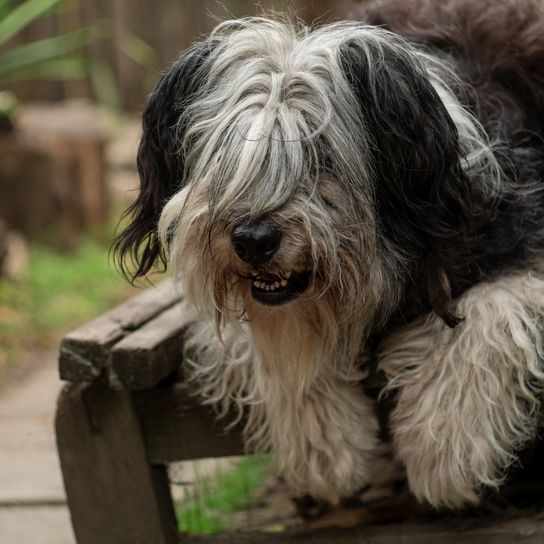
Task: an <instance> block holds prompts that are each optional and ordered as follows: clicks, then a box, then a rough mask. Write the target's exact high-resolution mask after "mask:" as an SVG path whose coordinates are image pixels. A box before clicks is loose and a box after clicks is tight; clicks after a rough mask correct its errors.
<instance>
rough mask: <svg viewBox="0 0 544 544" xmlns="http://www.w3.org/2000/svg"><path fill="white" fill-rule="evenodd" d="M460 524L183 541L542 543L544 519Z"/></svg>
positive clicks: (255, 543) (263, 543)
mask: <svg viewBox="0 0 544 544" xmlns="http://www.w3.org/2000/svg"><path fill="white" fill-rule="evenodd" d="M459 523H461V522H460V521H459V520H458V521H457V523H455V522H452V521H449V522H444V521H436V522H434V523H428V524H415V523H409V524H394V525H378V526H361V527H357V528H353V529H322V530H319V531H301V532H288V533H235V534H225V535H218V536H208V537H185V538H184V539H183V540H182V542H183V544H283V543H285V544H287V543H289V544H310V543H311V544H331V543H333V542H337V543H339V544H340V543H341V544H488V543H492V544H514V543H515V544H542V542H544V522H543V521H541V520H534V519H529V518H524V519H518V520H510V521H504V520H498V519H496V520H493V521H492V522H488V523H489V525H487V526H484V527H479V528H473V529H463V528H461V527H459V525H458V524H459Z"/></svg>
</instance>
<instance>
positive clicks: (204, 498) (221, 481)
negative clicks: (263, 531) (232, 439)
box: [176, 456, 269, 535]
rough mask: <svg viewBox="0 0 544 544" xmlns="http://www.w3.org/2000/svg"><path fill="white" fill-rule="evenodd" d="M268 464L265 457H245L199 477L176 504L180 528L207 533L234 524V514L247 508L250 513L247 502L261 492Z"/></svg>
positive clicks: (224, 528)
mask: <svg viewBox="0 0 544 544" xmlns="http://www.w3.org/2000/svg"><path fill="white" fill-rule="evenodd" d="M268 464H269V460H268V458H267V457H263V456H256V457H246V458H244V459H242V461H240V463H239V464H238V465H237V466H236V467H235V468H233V469H231V470H228V471H226V472H223V473H218V474H216V475H215V476H214V477H212V476H208V477H199V478H198V485H197V486H196V488H195V489H190V490H187V491H186V493H185V497H184V500H183V501H182V503H180V504H178V505H177V507H176V514H177V519H178V526H179V529H180V531H181V532H183V533H189V534H195V535H208V534H214V533H221V532H226V531H233V530H234V529H236V528H238V527H236V522H235V514H236V513H239V512H243V511H247V515H248V516H249V517H250V516H251V505H252V504H254V503H255V501H256V500H257V499H258V498H259V496H260V494H261V493H262V490H263V487H264V481H265V476H266V472H267V468H268ZM248 521H249V520H248Z"/></svg>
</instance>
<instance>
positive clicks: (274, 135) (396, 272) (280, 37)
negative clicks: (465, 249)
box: [117, 19, 469, 327]
mask: <svg viewBox="0 0 544 544" xmlns="http://www.w3.org/2000/svg"><path fill="white" fill-rule="evenodd" d="M425 58H426V57H425V55H423V54H421V53H418V52H417V51H416V50H415V49H413V48H412V47H411V46H410V45H408V44H407V43H406V42H405V41H403V40H402V39H400V38H399V37H397V36H395V35H393V34H391V33H388V32H386V31H383V30H380V29H376V28H371V27H368V26H364V25H361V24H357V23H341V24H335V25H331V26H327V27H323V28H321V29H318V30H314V31H309V30H308V29H306V28H303V27H300V28H298V27H296V26H293V25H290V24H286V23H283V22H278V21H271V20H266V19H247V20H241V21H234V22H227V23H223V24H222V25H220V26H219V27H218V29H216V31H215V32H214V33H212V35H211V36H210V37H209V38H208V39H207V40H205V41H203V42H201V43H198V44H196V45H194V46H193V47H192V48H191V49H190V50H189V51H187V52H186V53H185V54H184V55H183V56H182V57H181V58H180V59H179V60H178V61H177V62H176V63H175V64H174V65H173V66H172V67H171V68H170V70H169V71H168V73H166V74H165V75H164V76H163V77H162V79H161V80H160V81H159V83H158V84H157V86H156V88H155V90H154V91H153V93H152V94H151V96H150V98H149V100H148V103H147V107H146V111H145V113H144V118H143V136H142V140H141V144H140V148H139V154H138V167H139V173H140V178H141V191H140V195H139V197H138V199H137V201H136V202H135V203H134V205H133V206H132V208H131V210H130V211H131V214H132V222H131V223H130V225H129V226H128V228H127V229H126V230H125V231H124V232H123V233H122V234H121V236H120V237H119V239H118V241H117V249H118V250H119V254H120V256H121V259H123V258H124V257H126V256H127V255H131V256H132V257H133V259H134V261H135V262H136V265H137V266H136V271H135V276H139V275H143V274H145V273H146V272H147V271H148V270H149V269H150V267H151V266H152V265H153V263H154V262H155V261H156V260H157V259H162V260H163V261H164V259H165V255H164V251H165V248H168V251H169V254H170V259H171V261H172V262H173V263H174V265H175V267H176V269H177V271H178V272H179V274H180V276H181V278H182V280H183V282H184V285H185V289H186V293H187V294H188V295H189V296H190V297H191V299H192V300H193V301H194V302H195V303H196V304H197V305H200V306H203V307H207V308H208V310H209V311H210V312H212V313H217V314H218V315H219V316H220V317H221V318H222V319H228V318H229V317H235V318H239V317H240V316H241V315H247V316H249V317H250V318H255V316H258V315H263V312H265V314H266V315H271V314H272V313H273V312H281V311H283V309H285V308H289V312H297V311H299V312H306V313H308V312H310V313H311V311H312V308H314V307H317V306H319V305H321V307H324V306H326V307H327V308H328V311H329V313H330V314H331V315H334V320H336V322H342V321H350V320H352V318H353V316H354V315H356V316H357V320H358V324H359V326H360V327H364V326H365V325H370V324H371V323H373V322H375V321H376V320H378V319H383V318H384V317H385V316H387V315H388V314H389V313H390V312H391V311H392V310H393V309H394V308H395V306H396V305H397V304H398V302H399V299H400V297H401V296H402V292H403V289H404V286H405V284H406V282H407V280H408V277H409V276H410V275H413V274H414V273H415V272H416V271H421V270H423V268H424V267H425V266H426V265H425V263H433V264H432V266H433V267H435V268H437V271H435V274H436V276H437V278H438V277H439V276H440V274H441V272H443V271H445V272H446V273H447V272H448V266H449V259H450V255H451V254H452V247H453V246H455V245H456V244H459V241H460V239H461V238H462V231H463V228H464V222H465V220H466V217H467V207H468V202H467V201H468V200H469V190H468V187H467V181H466V176H465V174H464V172H463V169H462V167H461V162H460V160H461V158H462V150H461V149H460V145H459V138H458V132H457V128H456V125H455V123H454V122H453V121H452V118H451V117H450V115H449V113H448V111H447V107H446V105H445V103H444V97H445V96H446V95H447V92H446V91H443V92H442V93H441V94H442V95H441V96H439V94H440V93H439V92H437V88H438V87H439V86H440V80H439V76H438V75H437V73H438V72H436V73H434V72H433V70H434V69H433V70H431V69H430V68H429V66H430V64H429V65H427V64H426V62H425ZM429 266H431V265H429ZM422 267H423V268H422ZM432 274H433V272H431V273H430V276H432ZM437 283H440V281H439V280H437ZM445 291H447V289H445V290H444V293H442V292H441V291H440V290H438V292H439V294H438V295H435V298H436V300H439V299H440V297H441V296H443V297H445V298H447V293H446V292H445ZM440 293H442V294H440Z"/></svg>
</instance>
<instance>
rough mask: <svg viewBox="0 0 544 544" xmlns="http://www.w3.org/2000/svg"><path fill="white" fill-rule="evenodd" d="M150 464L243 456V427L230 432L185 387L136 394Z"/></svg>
mask: <svg viewBox="0 0 544 544" xmlns="http://www.w3.org/2000/svg"><path fill="white" fill-rule="evenodd" d="M134 401H135V406H136V411H137V412H138V414H139V416H140V423H141V426H142V432H143V436H144V441H145V443H146V447H147V452H148V456H149V460H150V462H151V463H154V464H161V463H168V462H171V461H182V460H184V459H202V458H205V457H224V456H229V455H241V454H243V453H244V446H243V442H242V438H241V425H238V426H237V427H236V428H234V429H232V430H230V431H227V430H226V429H225V427H226V425H227V424H228V422H229V421H228V420H226V419H225V420H217V418H216V417H215V414H214V413H213V410H212V409H211V408H210V407H209V406H203V405H202V404H200V403H199V402H198V400H197V399H196V398H195V397H193V396H191V395H190V393H189V388H188V387H187V386H186V385H184V384H174V385H172V386H168V387H158V388H156V389H153V390H149V391H142V392H140V393H135V394H134Z"/></svg>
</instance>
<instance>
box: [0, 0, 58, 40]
mask: <svg viewBox="0 0 544 544" xmlns="http://www.w3.org/2000/svg"><path fill="white" fill-rule="evenodd" d="M59 2H60V0H27V1H26V2H23V3H22V4H20V5H18V6H17V7H16V8H14V9H13V10H12V11H10V12H9V13H8V14H7V15H6V16H5V17H4V18H3V19H2V20H0V45H2V44H4V43H5V42H7V41H8V40H9V39H10V38H12V37H13V36H15V34H17V33H18V32H20V31H21V30H22V29H23V28H25V27H26V26H27V25H29V24H30V23H32V22H33V21H35V20H36V19H38V17H40V16H42V15H43V14H44V13H46V12H47V11H49V10H50V9H51V8H53V7H54V6H56V5H57V4H58V3H59Z"/></svg>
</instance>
